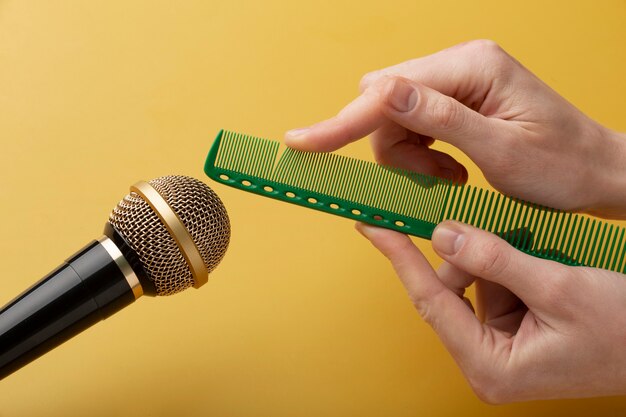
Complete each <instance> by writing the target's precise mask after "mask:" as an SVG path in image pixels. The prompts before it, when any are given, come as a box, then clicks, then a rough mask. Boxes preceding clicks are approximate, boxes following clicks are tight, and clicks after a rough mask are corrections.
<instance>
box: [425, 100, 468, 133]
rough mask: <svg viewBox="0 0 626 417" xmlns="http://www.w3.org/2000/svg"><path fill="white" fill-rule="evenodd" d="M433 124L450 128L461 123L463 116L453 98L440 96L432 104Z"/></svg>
mask: <svg viewBox="0 0 626 417" xmlns="http://www.w3.org/2000/svg"><path fill="white" fill-rule="evenodd" d="M430 113H431V118H432V121H433V124H434V125H435V126H437V127H438V128H440V129H444V130H448V129H450V128H452V127H454V126H455V125H458V124H459V121H458V118H459V117H460V116H461V113H460V112H459V108H458V106H456V105H455V103H454V102H452V100H451V99H445V98H439V99H437V100H435V101H434V102H433V103H432V104H431V106H430Z"/></svg>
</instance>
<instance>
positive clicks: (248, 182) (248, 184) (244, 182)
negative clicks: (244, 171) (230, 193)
mask: <svg viewBox="0 0 626 417" xmlns="http://www.w3.org/2000/svg"><path fill="white" fill-rule="evenodd" d="M241 183H242V184H243V185H245V186H246V187H249V186H251V185H252V183H251V182H250V181H248V180H243V181H241Z"/></svg>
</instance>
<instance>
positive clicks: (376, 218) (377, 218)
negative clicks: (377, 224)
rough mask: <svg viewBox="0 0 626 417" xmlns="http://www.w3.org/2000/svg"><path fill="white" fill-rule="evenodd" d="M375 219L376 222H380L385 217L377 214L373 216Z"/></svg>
mask: <svg viewBox="0 0 626 417" xmlns="http://www.w3.org/2000/svg"><path fill="white" fill-rule="evenodd" d="M372 217H373V218H374V220H378V221H381V220H383V216H381V215H380V214H375V215H374V216H372Z"/></svg>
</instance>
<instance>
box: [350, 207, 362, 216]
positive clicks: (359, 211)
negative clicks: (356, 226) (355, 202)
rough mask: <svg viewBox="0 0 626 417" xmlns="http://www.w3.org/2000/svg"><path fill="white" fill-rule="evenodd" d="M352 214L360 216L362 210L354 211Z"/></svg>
mask: <svg viewBox="0 0 626 417" xmlns="http://www.w3.org/2000/svg"><path fill="white" fill-rule="evenodd" d="M352 214H354V215H355V216H360V215H361V210H357V209H352Z"/></svg>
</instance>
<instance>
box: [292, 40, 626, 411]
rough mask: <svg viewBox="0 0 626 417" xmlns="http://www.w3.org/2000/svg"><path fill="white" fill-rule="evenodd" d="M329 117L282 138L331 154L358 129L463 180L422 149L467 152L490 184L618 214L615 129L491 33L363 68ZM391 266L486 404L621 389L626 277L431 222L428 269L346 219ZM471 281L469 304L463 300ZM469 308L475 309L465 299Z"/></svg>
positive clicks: (404, 240)
mask: <svg viewBox="0 0 626 417" xmlns="http://www.w3.org/2000/svg"><path fill="white" fill-rule="evenodd" d="M360 89H361V94H360V95H359V96H358V97H357V98H356V99H355V100H354V101H353V102H351V103H350V104H348V105H347V106H346V107H345V108H344V109H343V110H341V111H340V112H339V114H338V115H337V116H335V117H333V118H331V119H328V120H325V121H322V122H319V123H317V124H315V125H313V126H311V127H308V128H304V129H296V130H293V131H290V132H288V133H287V135H286V138H285V140H286V143H287V145H289V146H291V147H293V148H297V149H301V150H307V151H333V150H335V149H338V148H340V147H342V146H344V145H346V144H348V143H350V142H353V141H355V140H358V139H360V138H362V137H364V136H367V135H370V139H371V145H372V150H373V152H374V156H375V158H376V160H377V161H378V162H380V163H384V164H387V165H394V166H398V167H401V168H406V169H411V170H414V171H419V172H423V173H427V174H430V175H437V176H442V177H446V178H450V179H452V180H454V181H456V182H460V183H463V182H465V181H467V170H466V169H465V167H463V166H462V165H461V164H460V163H458V162H457V161H455V160H454V159H453V158H452V157H451V156H449V155H447V154H445V153H442V152H439V151H435V150H433V149H431V148H430V146H431V145H432V144H433V143H434V141H435V139H434V138H436V140H441V141H444V142H448V143H450V144H451V145H454V146H455V147H457V148H459V149H460V150H461V151H463V152H464V153H465V154H467V155H468V156H469V157H470V158H471V159H472V161H473V162H475V163H476V165H477V166H478V167H479V168H480V169H481V170H482V172H483V173H484V175H485V177H486V178H487V180H488V181H489V182H490V183H491V185H492V186H493V187H494V188H496V189H497V190H499V191H501V192H503V193H505V194H508V195H511V196H514V197H518V198H522V199H524V200H528V201H532V202H535V203H538V204H543V205H547V206H552V207H555V208H559V209H564V210H569V211H577V212H586V213H590V214H594V215H596V216H601V217H605V218H609V219H611V218H612V219H624V218H626V135H624V134H622V133H618V132H614V131H612V130H610V129H608V128H605V127H603V126H601V125H600V124H598V123H596V122H595V121H593V120H591V119H590V118H588V117H587V116H585V115H584V114H583V113H581V112H580V111H579V110H577V109H576V108H575V107H574V106H573V105H571V104H570V103H569V102H567V101H566V100H565V99H564V98H562V97H561V96H559V95H558V94H557V93H556V92H555V91H553V90H552V89H550V88H549V87H548V86H547V85H545V84H544V83H543V82H541V81H540V80H539V79H538V78H537V77H535V76H534V75H533V74H532V73H530V72H529V71H528V70H527V69H526V68H524V67H523V66H522V65H521V64H520V63H518V62H517V61H516V60H515V59H513V58H512V57H511V56H510V55H508V54H507V53H506V52H505V51H503V50H502V49H501V48H500V47H499V46H498V45H496V44H495V43H493V42H491V41H472V42H468V43H465V44H461V45H457V46H455V47H452V48H450V49H446V50H443V51H440V52H438V53H435V54H433V55H429V56H426V57H423V58H418V59H415V60H411V61H407V62H405V63H402V64H399V65H396V66H392V67H389V68H386V69H383V70H380V71H375V72H372V73H369V74H367V75H365V76H364V77H363V79H362V81H361V85H360ZM357 229H358V231H359V232H360V233H361V234H363V235H364V236H365V237H366V238H367V239H369V240H370V241H371V243H372V244H373V245H374V246H375V247H376V248H377V249H378V250H379V251H380V252H382V253H383V255H385V256H386V257H387V258H389V260H390V261H391V263H392V264H393V266H394V268H395V271H396V273H397V274H398V276H399V278H400V280H401V281H402V283H403V284H404V286H405V288H406V290H407V292H408V294H409V297H410V299H411V301H412V302H413V304H414V305H415V307H416V308H417V311H418V312H419V314H420V315H421V316H422V317H423V318H424V320H426V321H427V322H428V323H429V324H430V325H431V326H432V328H433V329H434V331H435V332H436V333H437V335H438V336H439V338H440V339H441V341H442V342H443V344H444V345H445V347H446V348H447V349H448V351H449V352H450V354H451V355H452V357H453V358H454V360H455V361H456V362H457V364H458V366H459V367H460V369H461V371H462V372H463V374H464V375H465V377H466V378H467V380H468V382H469V384H470V385H471V387H472V389H473V390H474V391H475V392H476V394H477V395H478V396H479V397H480V398H481V399H482V400H484V401H486V402H489V403H508V402H515V401H526V400H537V399H553V398H576V397H591V396H604V395H626V314H625V312H626V275H624V274H620V273H615V272H610V271H605V270H600V269H593V268H584V267H568V266H565V265H562V264H559V263H556V262H552V261H547V260H542V259H538V258H534V257H531V256H528V255H526V254H524V253H522V252H519V251H517V250H515V249H514V248H513V247H511V246H510V245H508V244H507V243H506V242H505V241H504V240H502V239H500V238H498V237H497V236H495V235H493V234H490V233H487V232H484V231H481V230H479V229H476V228H473V227H471V226H467V225H463V224H460V223H456V222H444V223H442V224H440V225H439V226H438V227H437V228H436V229H435V232H434V233H433V236H432V245H433V248H434V250H435V251H436V252H437V254H438V255H439V256H440V257H441V258H442V259H443V264H442V265H441V266H440V267H439V269H438V270H437V271H435V270H434V269H433V268H432V266H431V265H430V264H429V262H428V261H427V260H426V259H425V258H424V256H423V255H422V253H421V252H420V251H419V249H418V248H417V247H416V246H415V245H414V244H413V242H412V241H411V240H410V239H409V238H408V237H407V236H405V235H403V234H401V233H398V232H394V231H391V230H387V229H381V228H376V227H373V226H369V225H365V224H361V223H359V224H357ZM472 284H475V286H476V305H475V306H472V305H471V303H470V302H469V300H467V299H466V298H464V293H465V289H466V288H467V287H469V286H470V285H472ZM474 307H475V308H474Z"/></svg>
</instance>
